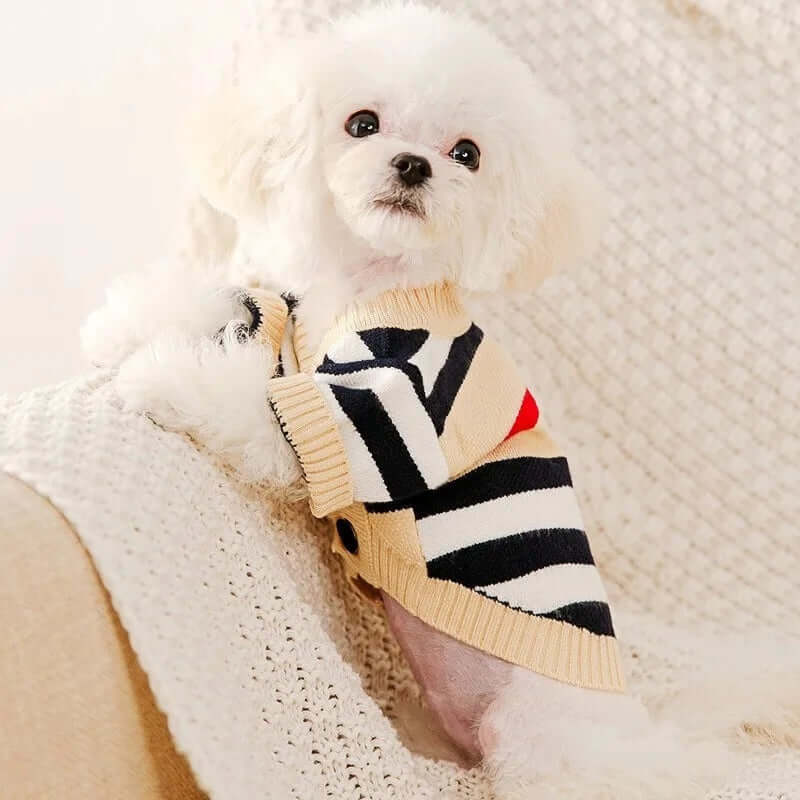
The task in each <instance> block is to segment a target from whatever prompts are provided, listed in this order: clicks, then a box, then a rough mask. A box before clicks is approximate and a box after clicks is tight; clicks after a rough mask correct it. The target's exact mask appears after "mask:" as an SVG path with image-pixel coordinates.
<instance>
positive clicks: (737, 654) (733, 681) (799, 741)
mask: <svg viewBox="0 0 800 800" xmlns="http://www.w3.org/2000/svg"><path fill="white" fill-rule="evenodd" d="M659 714H660V715H661V716H664V717H668V718H670V719H674V720H675V721H676V722H678V723H679V724H680V726H681V727H682V728H683V729H684V730H686V731H687V732H688V734H689V735H691V736H694V737H698V738H711V737H715V738H719V739H725V740H727V741H728V742H731V743H734V744H737V743H738V744H748V743H757V744H765V745H774V746H778V747H794V748H800V643H798V642H796V641H786V640H779V639H775V638H770V637H768V636H756V637H754V636H750V635H748V636H746V637H745V636H741V637H737V638H736V639H735V640H733V639H731V638H727V639H724V640H720V642H719V643H718V644H717V646H716V647H715V650H714V656H713V658H711V659H709V662H708V668H707V670H706V671H705V673H704V674H702V675H701V676H700V677H698V678H697V679H696V680H695V681H694V682H693V684H692V686H690V687H688V688H686V689H683V690H682V691H679V692H676V693H674V694H672V695H671V696H669V697H668V698H667V699H665V700H663V701H662V702H661V703H660V706H659Z"/></svg>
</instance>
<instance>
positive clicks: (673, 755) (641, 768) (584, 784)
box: [479, 668, 732, 800]
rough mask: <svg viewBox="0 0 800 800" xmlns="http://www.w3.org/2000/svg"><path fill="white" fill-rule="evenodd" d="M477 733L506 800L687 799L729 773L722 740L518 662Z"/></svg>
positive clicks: (628, 699)
mask: <svg viewBox="0 0 800 800" xmlns="http://www.w3.org/2000/svg"><path fill="white" fill-rule="evenodd" d="M479 737H480V738H481V740H482V743H483V745H484V751H485V752H486V753H487V754H488V757H487V760H486V767H487V768H488V769H489V770H490V772H491V774H492V775H493V778H494V783H495V789H496V791H497V793H498V797H499V798H501V800H530V798H532V797H534V796H535V798H536V800H634V798H635V799H636V800H688V798H703V797H704V796H705V795H706V793H707V792H708V791H709V790H711V789H715V788H717V789H718V788H720V787H721V786H722V785H723V781H724V779H725V778H726V777H729V775H730V772H731V763H732V762H731V759H730V755H729V752H728V750H727V748H726V747H725V745H724V743H723V742H722V741H721V740H715V739H713V738H708V739H700V740H694V741H693V740H692V739H691V737H688V736H687V735H686V734H685V733H684V732H682V731H681V730H680V729H678V728H677V726H676V725H674V724H673V723H669V722H657V721H654V720H653V719H651V718H650V716H649V715H648V713H647V711H646V710H645V708H644V707H643V706H642V705H641V703H640V702H639V701H638V700H636V699H634V698H632V697H628V696H617V695H611V694H606V693H602V692H591V691H586V690H583V689H578V688H575V687H573V686H568V685H566V684H562V683H556V682H555V681H553V680H550V679H548V678H545V677H542V676H540V675H536V674H535V673H532V672H529V671H527V670H523V669H519V668H515V669H514V670H513V673H512V677H511V681H510V682H509V684H508V685H507V686H505V687H504V688H502V689H501V691H500V692H499V694H498V696H497V698H496V699H495V701H494V702H493V703H492V705H491V706H489V708H488V710H487V712H486V714H485V715H484V717H483V719H482V720H481V723H480V728H479ZM533 786H535V787H536V789H535V795H534V794H533V793H532V787H533Z"/></svg>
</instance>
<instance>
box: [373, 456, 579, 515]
mask: <svg viewBox="0 0 800 800" xmlns="http://www.w3.org/2000/svg"><path fill="white" fill-rule="evenodd" d="M559 486H572V480H571V478H570V474H569V465H568V464H567V459H566V458H564V457H563V456H558V457H556V458H533V457H531V456H521V457H519V458H507V459H504V460H503V461H493V462H491V463H489V464H482V465H481V466H480V467H475V469H473V470H470V472H468V473H467V474H466V475H462V476H461V477H460V478H456V479H455V480H452V481H450V482H449V483H446V484H444V485H443V486H440V487H439V488H438V489H434V490H431V491H429V492H426V493H425V494H424V495H423V496H421V497H415V498H413V499H412V500H411V501H410V502H408V503H406V504H405V505H398V504H391V503H369V504H368V505H367V510H368V511H372V512H377V513H380V512H385V511H398V510H399V509H401V508H409V507H413V509H414V516H415V517H416V518H417V519H424V518H425V517H431V516H433V515H434V514H444V513H445V512H447V511H455V510H456V509H459V508H466V507H467V506H473V505H477V504H478V503H486V502H488V501H489V500H496V499H497V498H499V497H506V496H507V495H512V494H517V493H519V492H527V491H530V490H531V489H556V488H558V487H559Z"/></svg>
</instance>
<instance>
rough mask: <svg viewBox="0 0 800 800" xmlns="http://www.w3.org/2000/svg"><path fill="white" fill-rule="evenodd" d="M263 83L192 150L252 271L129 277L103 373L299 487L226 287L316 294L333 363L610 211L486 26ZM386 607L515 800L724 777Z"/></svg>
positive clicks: (627, 793) (169, 422)
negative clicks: (380, 308) (334, 339)
mask: <svg viewBox="0 0 800 800" xmlns="http://www.w3.org/2000/svg"><path fill="white" fill-rule="evenodd" d="M251 77H252V78H253V80H252V85H250V86H247V87H243V88H242V89H241V91H238V92H237V93H236V95H235V96H227V97H225V98H221V99H220V100H219V102H217V103H216V104H214V106H213V108H212V110H211V111H210V112H209V113H207V114H204V115H203V117H202V118H201V119H199V120H197V122H196V124H195V125H194V127H193V129H192V136H191V141H190V143H189V144H190V151H191V158H192V162H193V167H194V170H195V173H196V175H197V178H198V181H199V183H200V187H201V190H202V192H203V194H204V195H205V197H206V198H207V199H208V201H209V202H210V203H211V204H212V205H213V206H215V207H216V208H217V209H219V210H221V211H223V212H225V213H227V214H228V215H230V216H231V217H233V218H234V219H235V221H236V225H237V238H236V245H235V249H234V253H233V256H232V258H231V263H230V264H227V265H225V272H224V273H223V272H219V273H218V274H214V273H213V272H210V273H203V271H202V270H199V269H198V270H189V271H185V270H184V271H180V270H170V269H168V268H166V267H162V268H160V269H157V270H154V271H151V272H149V273H147V274H143V275H139V276H134V277H132V278H128V279H126V280H124V281H122V282H121V283H119V284H118V285H117V286H116V287H114V288H113V289H112V290H111V291H110V292H109V299H108V303H107V305H106V306H105V307H104V308H102V309H101V310H99V311H98V312H95V313H94V314H93V315H92V316H91V317H90V319H89V321H88V322H87V324H86V326H85V328H84V331H83V336H84V343H85V347H86V349H87V351H88V353H89V354H90V356H91V358H92V359H93V360H94V361H95V362H98V363H104V364H111V365H116V364H121V366H120V371H119V377H118V383H119V391H120V393H121V396H122V397H123V399H124V401H125V403H126V404H127V406H128V407H130V408H132V409H137V410H142V411H147V412H149V413H150V414H151V415H152V416H153V417H154V418H155V419H156V420H157V421H158V422H159V423H160V424H162V425H164V426H166V427H168V428H170V429H174V430H177V431H185V432H188V433H189V434H191V435H192V436H193V437H194V438H195V439H197V440H199V441H201V442H202V443H204V444H205V445H206V446H207V447H208V448H209V449H211V450H212V451H214V452H216V453H218V454H219V455H220V456H221V457H222V458H224V459H225V460H226V461H228V462H230V463H231V464H232V465H234V466H235V467H236V468H237V469H238V470H239V471H240V472H241V474H242V475H244V476H245V477H246V478H247V479H249V480H256V481H264V482H268V483H270V484H272V485H275V486H283V487H293V488H296V489H298V491H301V481H300V477H301V476H300V471H299V468H298V465H297V461H296V459H295V456H294V454H293V452H292V450H291V448H290V447H289V446H288V445H287V443H286V441H285V439H284V437H283V435H282V433H281V431H280V429H279V426H278V424H277V422H276V420H275V417H274V415H273V414H272V412H271V410H270V407H269V403H268V402H267V380H268V378H269V377H270V376H271V375H272V374H273V372H274V369H275V363H274V359H273V357H272V356H271V354H270V353H268V352H266V351H265V349H264V348H262V347H259V346H258V345H257V344H256V343H253V342H248V341H245V342H242V341H239V339H238V338H237V336H236V331H235V328H234V327H233V326H231V325H229V326H228V328H227V329H226V333H225V335H224V342H223V344H222V346H221V345H220V343H219V340H218V338H217V339H215V337H214V334H216V333H217V332H218V331H219V330H220V329H222V328H225V326H226V323H229V322H230V321H231V320H236V319H243V320H245V321H248V317H247V313H246V311H245V310H244V308H243V307H242V306H241V305H240V304H239V303H238V301H237V295H236V292H235V291H232V290H230V289H227V288H226V287H227V286H233V285H260V286H264V287H267V288H273V289H277V290H279V291H282V292H290V293H291V294H293V295H294V296H295V297H297V298H301V299H300V302H299V305H298V307H297V309H296V314H297V317H298V319H301V320H302V321H303V323H304V325H305V326H306V328H307V330H308V331H309V336H310V338H311V340H312V342H311V344H312V345H313V344H314V340H315V339H318V338H319V337H320V336H321V334H322V333H323V332H324V331H325V330H326V329H327V328H328V327H329V326H330V324H331V321H332V320H333V318H334V317H335V316H336V315H338V314H339V313H340V312H341V311H342V310H343V308H344V307H345V305H346V304H347V303H349V302H351V301H353V300H354V299H365V298H368V297H370V296H373V295H376V294H377V293H379V292H381V291H383V290H386V289H388V288H392V287H397V286H405V285H409V286H414V285H421V284H430V283H432V282H434V281H439V280H448V281H451V282H455V283H457V284H459V285H460V286H461V287H462V288H464V289H465V290H468V291H480V292H497V291H502V290H505V289H510V288H511V289H517V288H519V289H528V288H531V287H534V286H535V285H536V284H537V283H539V282H540V281H541V280H542V279H543V278H544V277H546V276H547V275H548V274H550V273H552V272H553V271H555V270H556V269H561V268H564V267H566V266H569V265H570V264H572V263H573V262H576V261H578V260H579V259H581V258H582V257H584V256H585V255H586V254H587V253H588V252H589V251H590V250H591V248H592V247H593V246H594V245H595V243H596V240H597V238H598V235H599V233H600V231H601V229H602V225H603V222H604V213H603V205H604V203H603V195H602V193H601V191H600V190H599V188H598V186H597V184H596V182H595V180H594V179H593V178H592V177H591V175H590V174H589V173H588V172H587V171H586V170H585V169H584V168H583V167H582V166H581V165H580V163H579V162H578V160H577V159H576V158H575V157H574V156H573V154H572V152H571V146H572V142H571V138H570V134H569V130H568V127H567V125H566V124H565V121H564V118H563V115H562V113H561V110H560V108H559V107H558V105H557V104H556V103H555V102H554V101H553V100H552V99H550V98H549V97H548V96H547V95H545V94H544V93H543V92H542V90H541V89H540V88H539V86H538V85H537V84H536V82H535V80H534V78H533V76H532V74H531V72H530V70H529V69H528V68H527V66H526V65H525V64H523V63H522V62H521V61H520V60H519V59H518V58H517V57H515V56H514V55H513V54H512V52H510V51H509V50H508V49H507V48H506V47H504V46H503V45H501V44H500V43H499V42H497V41H496V40H495V39H493V38H492V37H491V36H490V35H489V34H488V33H486V32H485V31H484V30H483V29H481V28H480V27H479V26H477V25H475V24H473V23H471V22H468V21H463V20H456V19H453V18H452V17H450V16H448V15H446V14H444V13H441V12H438V11H432V10H429V9H425V8H422V7H419V6H414V5H403V6H394V7H381V8H380V9H377V10H373V11H369V12H367V13H364V14H361V15H358V16H355V17H353V18H349V19H347V20H344V21H342V22H340V23H337V24H335V25H334V26H333V27H331V28H330V29H329V30H327V31H325V32H324V33H320V34H317V35H316V36H314V37H313V38H312V39H310V40H308V41H305V42H297V43H292V44H291V45H290V46H287V47H286V48H285V49H284V50H283V51H282V52H280V53H275V54H274V56H273V58H272V59H271V62H270V64H269V66H268V68H267V69H266V70H265V73H264V74H262V75H258V76H251ZM407 178H408V180H407ZM386 607H387V613H388V617H389V621H390V623H391V626H392V628H393V630H394V632H395V634H396V635H397V637H398V639H399V641H400V643H401V645H402V646H403V648H404V650H405V651H406V653H407V655H408V657H409V661H410V662H411V664H412V665H413V667H414V670H415V673H416V675H417V677H418V679H419V681H420V683H421V684H422V686H423V688H424V690H425V693H426V696H427V698H428V700H429V702H430V705H431V707H432V708H433V710H434V711H435V712H436V713H437V714H438V716H439V717H440V719H441V720H442V722H443V724H444V726H445V728H446V729H447V731H448V732H449V734H450V735H451V736H452V738H453V739H454V741H455V742H456V743H457V744H458V746H459V747H460V749H461V750H462V751H463V753H464V755H465V758H466V759H467V760H472V761H476V760H483V762H484V763H485V765H486V766H487V768H488V769H489V770H490V771H491V773H492V775H493V777H494V780H495V784H496V791H497V796H498V798H501V800H522V798H526V800H527V798H532V797H536V798H538V799H539V800H545V798H554V800H555V798H558V799H559V800H566V799H567V798H581V799H582V800H590V799H594V800H597V799H599V798H608V800H612V798H613V800H634V798H636V799H639V798H641V799H642V800H643V799H644V798H648V800H656V799H657V798H662V799H663V800H676V799H677V798H688V797H697V798H700V797H702V796H703V788H704V787H706V786H708V785H709V782H711V781H713V780H715V778H716V776H717V775H718V772H719V770H720V768H721V766H722V764H723V763H724V758H723V756H722V754H721V752H720V751H718V750H717V749H716V748H715V747H714V746H713V745H707V744H701V743H699V742H698V741H687V739H688V738H690V737H682V736H681V735H679V734H678V733H677V731H676V730H675V729H673V728H672V727H670V726H669V725H667V724H664V723H656V722H653V721H652V720H651V719H650V718H649V717H648V715H647V713H646V712H645V710H644V709H643V708H642V706H641V705H640V704H639V703H638V702H637V701H635V700H634V699H632V698H630V697H627V696H623V695H613V694H606V693H603V692H592V691H589V690H584V689H578V688H575V687H572V686H569V685H566V684H562V683H558V682H556V681H554V680H551V679H548V678H544V677H542V676H539V675H536V674H534V673H532V672H529V671H526V670H524V669H522V668H519V667H514V666H512V665H510V664H508V663H506V662H502V661H499V660H498V659H495V658H493V657H491V656H488V655H485V654H483V653H479V652H477V651H475V650H472V649H471V648H469V647H467V646H465V645H462V644H460V643H458V642H457V641H455V640H453V639H450V638H449V637H447V636H444V635H443V634H440V633H438V632H436V631H434V630H432V629H431V628H429V627H428V626H426V625H424V624H423V623H421V622H419V621H418V620H416V619H415V618H413V617H411V616H410V615H409V614H408V613H407V612H405V611H404V610H403V609H402V608H401V607H400V606H398V605H397V604H396V603H394V602H393V601H391V600H389V599H386Z"/></svg>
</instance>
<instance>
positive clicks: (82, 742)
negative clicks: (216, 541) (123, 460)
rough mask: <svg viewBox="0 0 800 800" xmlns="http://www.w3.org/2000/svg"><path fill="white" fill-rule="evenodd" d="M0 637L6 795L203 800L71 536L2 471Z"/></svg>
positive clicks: (0, 755) (1, 772)
mask: <svg viewBox="0 0 800 800" xmlns="http://www.w3.org/2000/svg"><path fill="white" fill-rule="evenodd" d="M0 632H2V649H0V776H2V786H3V789H2V794H3V796H4V797H13V798H15V799H16V800H22V799H23V798H56V797H57V798H59V800H71V799H72V798H75V800H78V798H80V800H85V798H101V797H104V798H105V797H108V798H112V797H113V798H124V799H125V800H156V799H157V800H194V799H195V798H203V797H205V795H204V793H203V792H201V791H200V789H199V788H198V787H197V785H196V783H195V781H194V779H193V777H192V774H191V772H190V770H189V767H188V765H187V763H186V760H185V759H184V758H183V756H182V755H180V754H179V753H178V752H177V751H176V750H175V747H174V745H173V742H172V738H171V737H170V734H169V731H168V729H167V725H166V718H165V717H164V715H163V714H162V713H161V712H160V711H159V710H158V708H157V707H156V705H155V701H154V699H153V695H152V693H151V691H150V688H149V686H148V684H147V678H146V676H145V674H144V672H143V671H142V669H141V667H140V666H139V664H138V662H137V660H136V657H135V655H134V654H133V651H132V650H131V647H130V644H129V642H128V638H127V635H126V634H125V631H124V630H123V629H122V627H121V625H120V623H119V620H118V618H117V615H116V614H115V613H114V611H113V609H112V608H111V604H110V602H109V598H108V595H107V594H106V592H105V590H104V589H103V587H102V585H101V583H100V581H99V579H98V577H97V574H96V573H95V570H94V567H93V565H92V562H91V560H90V558H89V556H88V555H87V553H86V551H85V550H84V549H83V547H82V546H81V544H80V542H79V540H78V538H77V537H76V535H75V532H74V531H73V529H72V528H71V526H70V525H69V523H68V522H67V521H66V520H65V519H64V518H63V517H62V516H61V515H60V514H59V513H58V512H57V511H56V510H55V508H53V506H51V505H50V504H49V503H48V502H47V501H46V500H44V499H43V498H42V497H40V496H39V495H38V494H36V493H35V492H34V491H33V490H31V489H30V488H29V487H27V486H26V485H25V484H23V483H20V482H19V481H17V480H16V479H13V478H11V477H9V476H8V475H6V474H5V473H0Z"/></svg>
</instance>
